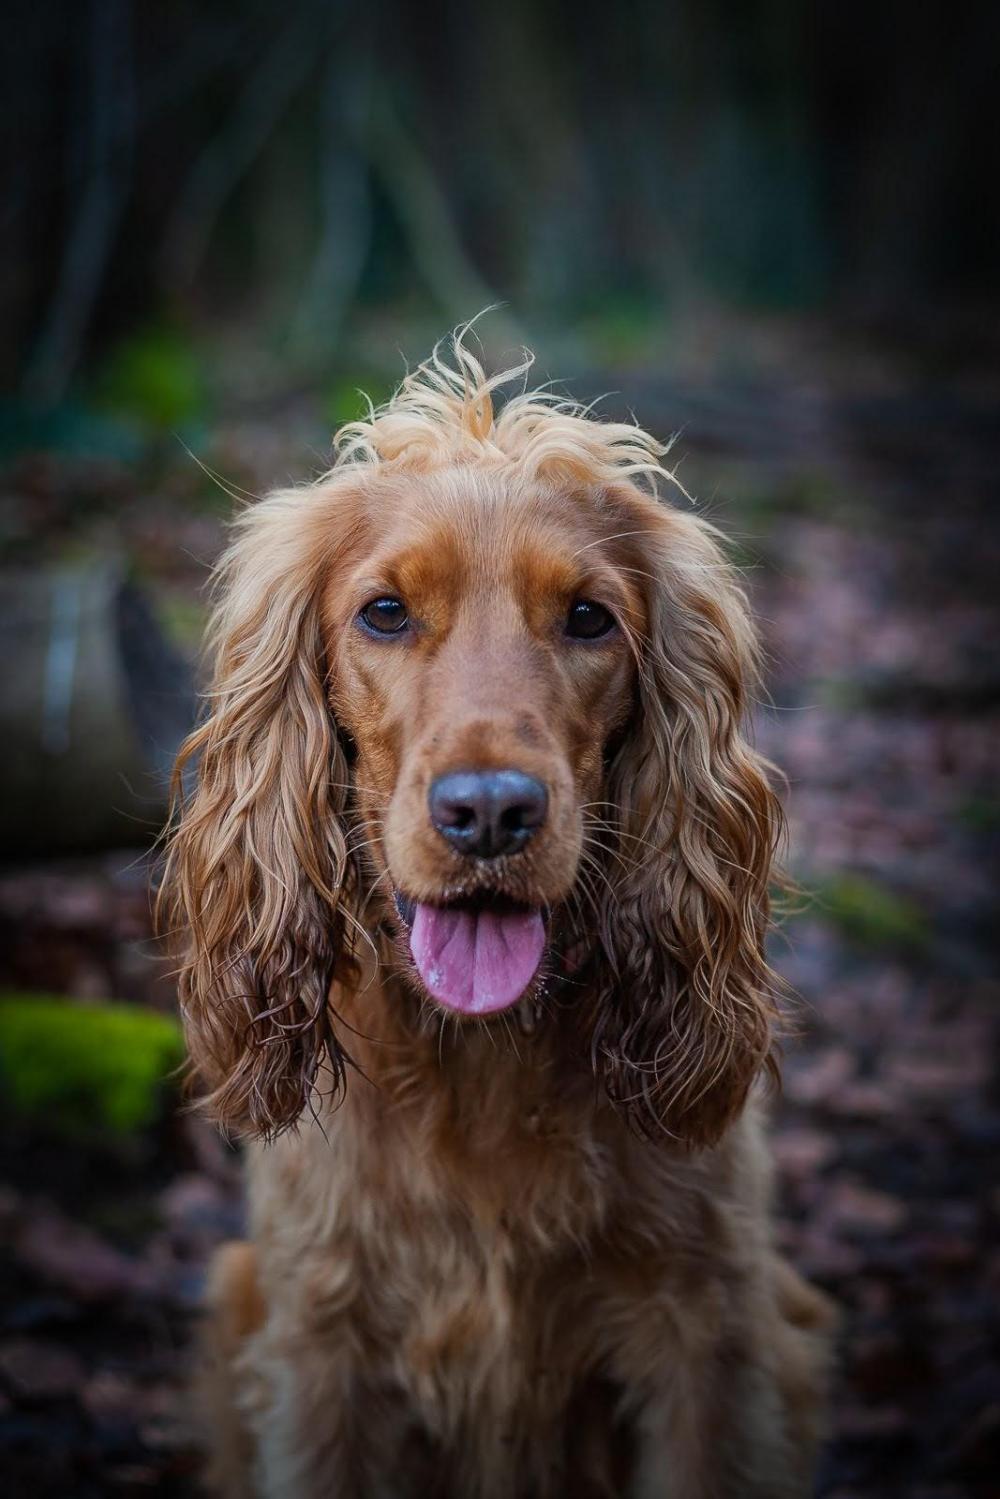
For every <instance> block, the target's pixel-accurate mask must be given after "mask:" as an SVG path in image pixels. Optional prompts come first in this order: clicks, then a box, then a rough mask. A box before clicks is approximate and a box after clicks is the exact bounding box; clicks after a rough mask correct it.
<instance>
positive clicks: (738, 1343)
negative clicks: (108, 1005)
mask: <svg viewBox="0 0 1000 1499" xmlns="http://www.w3.org/2000/svg"><path fill="white" fill-rule="evenodd" d="M527 368H528V364H527V362H526V363H525V364H523V365H520V366H518V368H517V369H516V370H513V371H505V372H502V373H500V374H498V375H494V376H492V377H487V375H486V374H485V373H484V370H483V367H482V365H481V363H480V361H479V360H478V359H477V357H476V356H475V355H474V353H473V352H472V351H471V349H470V348H469V346H468V339H467V337H466V335H465V334H464V333H459V334H457V335H456V336H455V337H454V338H453V339H452V340H451V342H450V343H448V344H445V345H443V346H439V347H438V348H437V349H436V350H435V352H434V354H433V355H432V357H431V358H430V359H429V360H428V361H427V363H426V364H424V365H422V366H421V367H420V368H419V369H418V370H416V371H415V372H414V373H412V374H410V375H409V376H408V377H407V378H406V379H405V381H404V382H403V384H402V385H401V387H400V388H399V390H398V391H397V393H396V394H395V396H394V397H393V398H392V399H391V400H390V401H389V402H388V403H387V404H386V405H384V406H383V407H381V408H379V409H377V410H375V409H370V410H369V413H368V415H367V417H365V418H363V419H361V420H358V421H356V422H354V423H352V424H350V425H348V426H347V427H346V428H344V429H343V430H342V431H341V433H340V434H339V436H338V438H337V444H336V451H337V458H336V462H335V464H334V466H333V468H332V469H331V471H330V472H329V473H328V474H327V475H326V476H325V477H324V478H322V479H320V480H319V481H317V482H315V483H312V484H309V485H306V486H304V487H300V488H293V489H286V490H282V491H280V492H278V493H275V494H271V495H270V496H268V497H266V498H263V499H261V500H259V501H256V502H254V503H252V504H250V505H249V506H248V507H247V508H246V509H245V510H244V511H243V513H242V514H241V515H240V516H239V517H238V519H237V520H236V522H235V536H234V540H233V542H232V544H231V546H230V548H229V550H228V551H227V552H226V553H225V554H224V556H223V558H222V560H221V563H220V564H219V568H218V573H217V580H216V581H217V586H218V590H219V591H218V597H217V604H216V608H215V613H214V616H213V624H212V627H211V633H210V641H211V651H212V655H213V659H214V675H213V677H212V681H211V685H210V688H209V691H208V695H207V708H208V711H207V714H206V715H205V716H204V718H203V720H202V721H201V723H200V724H199V726H198V727H197V728H196V730H195V731H194V733H193V734H192V735H191V737H190V739H189V740H188V742H187V743H186V745H185V747H184V749H183V750H182V753H181V756H180V760H179V764H178V776H177V783H176V784H177V786H178V788H179V797H180V802H181V805H180V809H179V812H178V815H177V818H176V819H175V822H174V825H173V831H172V833H171V835H170V846H169V856H168V862H167V867H166V872H165V882H164V889H163V899H164V902H165V905H166V907H167V909H168V911H169V913H170V921H171V924H172V925H179V926H181V927H182V928H183V929H184V931H185V932H186V934H187V935H186V938H185V942H186V946H185V950H184V953H183V959H182V967H181V969H180V972H179V990H180V1001H181V1008H182V1013H183V1018H184V1023H185V1027H186V1033H187V1037H188V1043H189V1049H190V1055H191V1059H192V1063H193V1066H194V1069H195V1071H196V1073H197V1076H198V1077H199V1078H200V1079H201V1080H202V1085H203V1088H204V1090H205V1092H204V1096H203V1099H202V1104H203V1107H204V1108H205V1109H206V1110H207V1112H208V1113H209V1114H210V1115H211V1117H213V1118H214V1119H215V1120H217V1121H218V1122H219V1123H220V1124H221V1125H222V1126H223V1127H224V1128H225V1129H226V1130H227V1131H229V1132H230V1133H233V1134H237V1135H240V1136H242V1137H245V1138H246V1139H247V1141H248V1146H247V1156H248V1179H249V1219H250V1231H249V1237H248V1240H247V1242H243V1243H236V1244H230V1245H227V1246H225V1247H224V1248H223V1249H222V1250H221V1251H219V1253H218V1255H217V1257H216V1259H215V1261H214V1264H213V1266H212V1268H211V1272H210V1275H209V1293H208V1302H209V1308H208V1315H207V1321H206V1330H205V1348H204V1355H203V1371H202V1375H201V1385H200V1391H201V1398H200V1408H201V1410H202V1413H203V1416H204V1423H205V1428H206V1431H207V1432H208V1434H209V1446H210V1449H211V1455H210V1462H209V1479H210V1483H211V1484H212V1485H213V1486H214V1489H215V1491H216V1492H218V1493H221V1494H223V1495H226V1496H231V1499H236V1496H240V1499H245V1496H249V1495H259V1496H263V1499H320V1496H322V1499H362V1496H364V1499H368V1496H371V1499H406V1496H409V1495H414V1496H416V1495H419V1496H422V1499H427V1496H440V1499H445V1496H448V1499H556V1496H566V1499H569V1496H572V1499H586V1496H600V1495H604V1496H610V1495H616V1496H622V1495H628V1496H634V1499H654V1496H656V1499H667V1496H670V1499H801V1496H804V1495H807V1494H809V1493H810V1492H811V1482H812V1480H811V1475H812V1471H813V1467H814V1461H815V1458H816V1452H817V1447H818V1444H819V1443H820V1441H821V1439H822V1436H823V1432H824V1422H825V1401H826V1385H827V1377H828V1368H829V1360H830V1329H831V1324H832V1314H831V1311H830V1308H829V1306H828V1304H827V1302H826V1300H825V1298H824V1297H822V1296H821V1295H820V1293H818V1292H816V1291H814V1290H813V1289H811V1288H810V1287H809V1286H807V1285H806V1283H805V1282H804V1281H802V1280H801V1279H800V1278H799V1277H798V1275H797V1274H796V1273H795V1272H794V1271H793V1270H792V1268H791V1267H790V1266H789V1265H788V1264H787V1263H785V1262H784V1261H783V1260H782V1259H781V1257H780V1256H779V1254H778V1253H777V1252H776V1249H775V1246H774V1242H773V1238H772V1229H771V1223H770V1195H771V1186H770V1167H769V1159H768V1152H767V1148H766V1143H765V1138H764V1132H763V1103H762V1091H763V1087H762V1080H765V1079H766V1077H767V1074H768V1073H769V1072H773V1071H774V1067H775V1063H774V1036H775V1024H776V1020H777V1015H778V1007H777V1004H776V997H775V996H776V986H775V981H774V980H773V978H772V976H771V974H770V971H769V969H768V966H767V962H766V959H765V956H764V938H765V932H766V930H767V927H768V923H769V894H768V891H769V881H770V879H771V877H772V864H773V861H774V858H775V850H776V846H777V844H778V841H779V836H780V832H781V810H780V805H779V802H778V800H777V798H776V795H775V793H774V791H773V790H772V787H771V785H770V784H769V778H768V767H767V766H766V764H765V763H764V762H763V761H762V760H761V759H760V758H759V757H758V755H757V754H756V753H755V751H754V750H753V748H752V747H751V745H750V743H749V742H748V739H747V737H746V734H745V728H744V721H745V716H746V710H747V703H748V697H749V694H750V692H751V690H752V687H753V684H754V682H755V680H756V676H757V647H756V643H755V636H754V631H753V627H752V624H751V621H750V617H749V614H748V609H747V604H746V601H745V598H744V595H743V593H742V592H741V589H740V587H739V585H738V581H737V579H736V577H735V575H734V573H733V571H732V569H731V567H730V566H729V565H728V564H727V562H726V559H725V556H724V551H723V548H722V545H721V543H720V537H719V536H718V534H717V533H716V532H715V531H714V530H713V528H712V527H711V526H709V525H708V524H707V523H706V522H705V521H703V520H702V519H700V518H699V517H698V516H697V515H696V514H694V513H693V509H692V507H691V506H690V504H689V503H688V502H687V500H686V496H683V494H682V493H679V492H678V489H677V488H675V487H673V486H672V482H671V476H670V475H669V473H668V472H667V470H666V468H665V466H664V455H665V452H666V449H665V448H664V447H662V446H661V445H660V444H659V443H657V442H656V441H655V440H654V439H653V438H652V437H651V436H649V435H648V434H646V433H645V432H644V431H642V430H641V429H639V428H638V427H637V426H633V425H629V424H618V423H610V422H602V421H599V420H597V419H595V418H594V417H593V415H592V413H591V412H590V411H589V410H585V409H583V408H581V407H579V406H576V405H574V404H573V403H571V402H569V401H567V400H563V399H557V398H555V397H554V396H553V395H552V394H550V393H548V392H537V391H535V392H532V391H530V390H529V389H527V375H526V372H527ZM512 385H516V386H517V387H518V388H515V389H514V391H513V393H509V392H508V395H507V399H506V400H502V399H498V394H499V393H500V392H501V390H502V388H503V387H508V388H509V387H510V386H512ZM671 493H674V494H677V502H676V503H675V502H673V501H672V500H671V499H670V498H669V496H670V494H671ZM192 779H193V780H194V781H195V785H194V787H193V789H192V786H191V782H192ZM185 787H186V788H187V792H186V794H185V790H184V788H185Z"/></svg>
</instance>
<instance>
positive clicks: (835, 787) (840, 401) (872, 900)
mask: <svg viewBox="0 0 1000 1499" xmlns="http://www.w3.org/2000/svg"><path fill="white" fill-rule="evenodd" d="M602 383H603V384H604V385H609V384H611V383H614V382H611V381H607V380H605V381H603V382H602ZM625 383H626V390H625V394H626V395H627V396H628V398H629V402H630V404H631V405H632V406H634V407H635V409H636V410H638V411H639V412H640V413H641V414H642V415H643V416H644V417H646V418H647V419H649V420H650V421H651V423H652V424H654V425H655V423H656V420H657V417H658V416H661V417H662V421H663V423H664V424H665V425H666V426H668V427H669V426H672V425H681V424H683V425H684V428H685V431H684V437H683V440H682V443H681V449H682V450H684V451H687V452H690V453H691V454H692V459H691V461H690V465H689V466H688V467H687V468H684V469H682V477H684V479H685V482H686V483H687V484H688V486H689V487H690V488H692V489H693V490H694V492H695V493H698V494H705V495H707V496H708V497H709V500H710V504H709V506H708V508H709V510H710V512H711V513H712V514H713V515H714V516H715V518H716V519H717V520H718V522H719V523H720V524H721V525H722V526H723V527H724V528H725V529H726V530H728V531H729V532H730V533H731V534H732V535H733V537H734V540H735V544H736V547H737V550H738V554H739V559H740V561H741V562H742V563H743V565H745V566H746V567H747V570H748V571H747V578H748V584H749V586H750V589H751V591H752V593H753V596H754V601H755V604H756V606H757V608H758V611H759V614H760V617H761V620H762V626H763V630H764V634H765V639H766V644H767V648H768V652H769V661H770V667H769V689H770V697H771V701H770V702H769V703H767V704H762V705H761V708H760V712H759V715H758V731H757V732H758V738H759V741H760V742H761V744H762V745H763V747H764V748H765V750H766V751H767V752H768V754H769V755H771V757H772V758H773V759H775V760H776V761H777V762H779V763H780V764H781V765H782V766H783V767H784V769H785V770H786V771H787V773H788V776H789V781H790V790H789V797H788V806H789V812H790V820H791V834H790V860H791V863H792V866H793V868H794V870H795V872H796V874H797V875H798V876H799V878H800V881H801V882H802V883H803V884H804V886H805V887H806V890H807V895H806V897H805V898H804V903H803V909H802V910H801V912H800V914H798V915H796V916H794V917H792V918H791V919H789V921H788V922H787V923H786V925H785V928H784V931H783V933H782V934H781V935H780V936H779V937H778V938H777V940H776V942H775V946H774V954H775V961H776V963H777V964H778V966H779V967H780V969H781V970H782V972H783V973H784V975H785V976H786V978H787V979H788V981H789V983H790V984H791V986H792V987H793V988H794V990H795V991H796V992H797V994H798V995H799V1001H798V1006H797V1011H796V1020H797V1034H796V1035H795V1036H793V1037H790V1038H789V1039H788V1041H787V1042H786V1046H785V1063H784V1077H785V1084H784V1094H783V1097H782V1099H781V1100H780V1101H779V1102H778V1103H777V1105H776V1125H775V1153H776V1156H777V1161H778V1166H779V1174H780V1193H779V1209H780V1235H781V1239H782V1242H783V1244H784V1246H785V1248H786V1250H787V1252H788V1253H789V1254H790V1255H791V1256H792V1257H793V1258H794V1259H795V1261H796V1262H797V1263H798V1264H799V1265H800V1266H801V1268H802V1269H803V1270H804V1271H805V1272H806V1273H807V1274H808V1275H810V1276H811V1277H812V1278H813V1279H814V1280H816V1281H817V1282H818V1283H819V1284H821V1285H822V1286H824V1287H825V1288H826V1289H827V1290H828V1291H829V1292H830V1293H831V1295H832V1296H833V1297H834V1298H835V1299H836V1301H837V1302H838V1303H839V1305H840V1307H841V1308H842V1312H843V1332H842V1339H841V1345H840V1357H839V1370H838V1377H837V1388H836V1402H835V1430H834V1439H833V1441H832V1444H831V1446H830V1450H829V1453H828V1456H827V1459H826V1462H825V1466H824V1471H823V1475H822V1478H821V1483H820V1492H821V1493H822V1494H823V1495H824V1496H825V1499H848V1496H850V1499H896V1496H900V1499H902V1496H906V1499H994V1496H996V1495H997V1494H998V1493H1000V1314H998V1300H997V1291H998V1289H1000V1185H998V1179H997V1174H996V1171H995V1167H994V1162H995V1161H996V1159H997V1152H998V1147H1000V1096H998V1088H997V1061H998V1047H997V1043H998V1039H1000V984H998V978H997V969H996V966H995V962H994V944H993V941H992V937H993V923H994V920H995V910H994V906H993V900H992V891H991V885H990V871H991V866H992V861H993V856H994V854H995V851H996V844H997V838H998V829H1000V796H998V786H997V778H996V768H995V767H996V756H997V749H996V746H997V728H998V718H1000V665H998V661H997V656H996V649H995V645H996V613H995V602H994V594H995V591H996V578H997V576H998V563H1000V545H998V539H997V530H996V526H995V524H994V521H993V516H992V514H991V507H992V506H993V505H994V504H995V501H996V499H997V493H996V490H997V480H996V475H997V473H998V472H1000V462H998V460H1000V452H998V442H997V438H996V436H995V431H996V429H995V427H991V426H990V423H989V422H987V420H986V415H987V409H986V407H985V406H984V404H983V401H982V400H981V399H980V398H979V396H978V395H977V396H971V395H968V394H966V395H961V394H956V395H955V396H954V397H953V398H952V399H950V400H947V401H945V400H942V399H940V395H938V397H936V398H935V399H931V398H929V397H928V398H925V397H924V396H923V394H922V390H921V388H920V387H919V383H918V384H917V385H916V386H915V385H914V383H913V382H912V381H910V382H904V383H902V384H897V385H892V384H891V383H890V384H889V385H886V384H885V383H884V382H883V383H879V381H878V380H874V379H873V380H872V381H870V382H869V386H868V387H867V388H866V390H865V391H864V392H861V393H859V392H857V391H855V390H854V389H853V388H852V389H851V390H849V391H847V393H846V394H844V395H843V396H841V397H839V398H837V399H834V398H833V397H832V396H830V395H829V393H828V392H827V393H822V392H821V393H820V394H817V393H816V392H810V391H809V390H805V391H803V390H798V389H789V388H786V387H785V386H783V385H781V384H780V382H779V383H776V384H775V386H774V387H773V388H772V389H770V390H769V391H768V390H765V391H764V392H763V393H762V392H760V391H747V390H746V389H739V390H736V391H735V392H733V391H728V392H727V391H720V390H719V388H718V387H717V386H713V387H711V388H706V390H705V391H703V392H700V393H699V392H697V391H695V392H694V393H692V392H691V391H684V392H682V391H675V390H672V389H670V388H663V387H661V386H659V385H657V383H656V382H655V381H652V380H650V381H645V382H644V381H641V380H637V381H636V382H635V389H634V390H633V389H629V388H628V387H627V382H625ZM678 406H680V407H681V408H682V409H680V410H679V411H678V410H677V408H678ZM297 421H298V418H297V417H295V416H291V417H289V416H288V415H287V414H286V415H285V416H284V417H283V419H282V421H281V423H278V424H271V425H268V426H267V427H264V426H262V425H261V424H260V423H256V424H254V423H249V422H233V423H232V424H230V425H229V426H227V427H224V428H222V429H221V430H220V435H219V437H218V438H217V439H216V441H215V444H214V446H213V447H212V449H211V450H210V452H209V461H210V462H211V463H212V464H213V466H215V467H216V468H218V469H219V470H221V471H222V472H223V473H225V474H226V475H227V476H228V477H230V478H232V479H234V480H235V481H236V482H238V483H239V484H240V485H242V486H244V487H245V488H248V489H251V490H253V489H256V488H258V487H260V486H261V485H263V484H265V483H267V482H271V481H275V480H281V481H283V480H284V479H285V478H286V477H287V476H288V474H289V472H296V471H298V472H302V470H303V466H306V467H308V465H309V464H310V462H312V459H313V456H314V455H315V451H316V448H317V444H316V442H315V438H314V435H313V429H312V427H311V426H310V425H309V422H308V421H306V420H302V421H301V422H299V425H298V426H297V425H296V422H297ZM275 432H277V433H278V435H277V436H276V435H275ZM292 455H297V456H296V457H293V456H292ZM182 460H183V455H179V456H178V458H177V459H175V458H173V457H170V456H168V458H167V459H166V460H162V459H161V460H160V462H159V466H158V467H157V468H156V471H155V473H153V474H151V475H146V476H144V477H143V479H142V480H141V481H140V480H138V479H137V478H136V476H135V471H134V470H131V469H128V468H125V467H124V466H121V465H119V464H117V463H116V462H114V461H112V460H108V461H107V462H106V463H104V464H102V465H95V464H84V463H82V462H81V461H80V460H70V459H58V458H54V457H45V458H36V459H33V460H31V461H30V462H29V461H21V462H20V463H18V464H16V465H14V467H13V468H11V469H10V471H9V472H8V473H7V475H6V478H5V486H4V493H5V507H4V517H5V524H6V526H7V529H8V532H10V531H13V535H14V539H15V540H16V539H17V538H18V536H20V537H21V538H22V539H25V538H37V537H38V536H39V535H41V536H44V537H45V538H47V540H48V542H49V543H51V545H52V546H53V548H58V547H61V546H63V545H65V544H66V543H67V542H70V541H76V540H78V538H79V534H80V533H81V529H82V530H83V531H84V532H86V531H87V530H88V528H90V529H91V530H92V529H93V528H95V527H96V528H99V527H100V526H101V525H106V524H107V523H108V517H109V515H110V516H111V517H112V522H113V525H114V527H115V529H116V534H117V536H118V537H119V540H120V541H121V542H122V543H123V544H124V545H125V546H126V547H127V548H128V550H129V551H130V553H131V555H132V556H133V557H134V558H136V559H137V561H138V565H139V568H140V571H141V572H142V573H143V574H144V575H145V576H146V577H147V578H149V579H151V580H153V582H154V583H155V586H156V589H157V593H158V598H159V601H160V605H161V608H162V609H163V610H164V612H165V613H166V615H167V616H168V617H169V618H170V619H171V621H172V623H173V625H174V627H175V629H176V631H177V632H178V634H179V635H180V636H185V637H187V638H188V639H190V638H192V637H193V636H194V635H195V634H196V633H197V627H198V622H199V607H198V604H197V600H196V594H195V592H194V584H195V583H196V581H197V579H198V576H199V570H200V568H201V566H202V564H203V563H204V562H205V561H207V560H209V559H210V558H211V556H212V555H214V553H215V551H216V549H217V546H218V542H219V535H220V526H219V516H220V515H221V514H222V512H223V510H224V508H225V504H223V503H219V504H215V505H212V504H209V503H207V498H206V496H207V492H206V490H205V488H204V483H205V481H204V479H203V476H202V475H201V473H200V471H198V470H197V469H195V468H194V467H193V465H191V464H190V463H188V462H187V461H186V460H183V461H182ZM317 461H318V460H317ZM147 485H150V486H152V492H154V493H155V494H156V498H155V500H150V499H149V498H148V495H149V493H150V492H151V490H150V489H149V488H146V486H147ZM226 503H228V502H226ZM32 544H34V542H32ZM146 882H147V870H146V863H145V858H144V856H143V855H142V854H136V852H135V851H130V852H127V853H121V854H109V855H105V856H101V857H99V858H91V859H88V860H77V861H58V862H51V863H48V864H42V865H38V864H36V865H33V866H31V867H30V868H17V867H8V868H7V869H6V871H5V872H4V873H3V876H2V878H0V938H2V941H0V984H2V986H3V987H4V988H7V989H16V990H18V991H22V992H33V991H45V992H59V993H64V994H69V995H73V996H77V997H79V998H81V999H83V998H87V997H105V996H115V997H117V998H123V999H131V1000H137V1001H140V1002H142V1003H144V1004H149V1005H152V1006H155V1007H157V1008H161V1009H169V1008H170V1005H171V1002H172V996H171V989H170V981H169V975H168V974H167V972H166V969H165V967H164V964H163V963H162V960H160V959H158V957H157V954H156V950H155V948H154V946H153V944H152V941H151V935H150V923H149V914H148V900H147V893H146ZM3 1175H4V1184H3V1186H2V1188H0V1220H2V1227H3V1232H2V1234H0V1242H2V1243H3V1244H4V1246H5V1247H4V1250H3V1269H4V1278H3V1295H2V1302H0V1468H2V1470H3V1472H4V1474H5V1480H6V1481H5V1492H7V1493H10V1494H17V1495H20V1494H25V1495H30V1496H32V1499H49V1496H51V1499H66V1496H70V1495H72V1496H74V1499H90V1496H96V1495H105V1494H113V1495H144V1494H158V1495H174V1494H176V1495H180V1494H187V1493H190V1492H192V1491H193V1486H194V1472H195V1459H194V1456H193V1454H192V1451H191V1444H190V1436H189V1423H188V1420H187V1414H186V1411H185V1406H184V1395H183V1390H184V1381H185V1370H186V1368H187V1362H188V1357H189V1346H190V1338H191V1331H192V1323H193V1313H194V1308H195V1306H196V1304H197V1297H198V1290H199V1284H200V1277H201V1273H202V1270H203V1267H204V1263H205V1259H206V1256H207V1255H208V1253H209V1251H210V1250H211V1248H212V1246H213V1245H214V1244H215V1243H217V1242H218V1241H219V1240H220V1239H221V1238H224V1237H226V1236H228V1235H230V1234H232V1233H233V1232H235V1231H238V1227H239V1222H240V1196H239V1179H238V1171H237V1167H236V1162H235V1160H234V1157H233V1156H232V1155H231V1154H230V1153H229V1152H228V1151H227V1150H226V1149H224V1148H223V1147H222V1145H221V1144H220V1143H219V1142H218V1141H217V1139H216V1138H215V1137H214V1136H213V1134H212V1133H211V1131H209V1130H208V1129H207V1128H205V1127H204V1126H202V1125H199V1124H196V1123H194V1122H193V1121H191V1120H190V1119H186V1118H183V1117H182V1116H179V1115H175V1116H173V1117H170V1118H168V1119H166V1120H165V1121H164V1123H163V1124H162V1125H161V1126H160V1127H159V1128H158V1129H157V1130H156V1131H154V1132H153V1133H151V1134H149V1133H147V1134H146V1135H144V1136H143V1137H142V1138H140V1139H130V1140H128V1141H126V1142H124V1143H119V1144H117V1145H114V1146H96V1145H94V1144H93V1143H84V1142H82V1141H77V1142H74V1141H67V1140H66V1139H65V1138H61V1137H60V1136H59V1134H58V1132H57V1131H55V1130H54V1129H53V1128H52V1127H49V1126H46V1127H45V1128H32V1129H28V1128H26V1127H24V1126H23V1125H22V1126H12V1144H11V1148H9V1149H8V1151H7V1152H6V1153H5V1161H4V1166H3Z"/></svg>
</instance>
